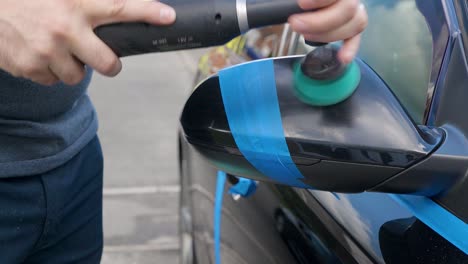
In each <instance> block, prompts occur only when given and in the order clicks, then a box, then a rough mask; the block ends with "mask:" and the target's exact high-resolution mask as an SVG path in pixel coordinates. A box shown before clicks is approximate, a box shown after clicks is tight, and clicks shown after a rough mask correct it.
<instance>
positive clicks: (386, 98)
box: [275, 58, 441, 168]
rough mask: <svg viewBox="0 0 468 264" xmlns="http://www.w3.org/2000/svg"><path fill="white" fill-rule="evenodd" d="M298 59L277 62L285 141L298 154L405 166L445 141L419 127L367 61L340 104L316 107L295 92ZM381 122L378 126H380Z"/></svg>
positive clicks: (279, 99) (317, 157)
mask: <svg viewBox="0 0 468 264" xmlns="http://www.w3.org/2000/svg"><path fill="white" fill-rule="evenodd" d="M296 63H297V58H295V59H278V60H275V77H276V85H277V90H278V101H279V105H280V110H281V118H282V122H283V128H284V133H285V136H286V142H287V144H288V147H289V150H290V152H291V153H294V156H299V157H310V158H315V159H321V160H333V161H345V162H353V163H363V164H373V165H382V166H391V167H401V168H405V167H408V166H410V165H411V164H414V163H415V162H417V161H418V160H421V159H422V158H424V157H425V156H426V155H427V154H428V153H429V152H430V151H432V150H433V149H434V148H435V147H436V146H437V145H438V144H439V143H440V140H441V135H437V134H435V135H433V134H430V133H427V132H426V131H422V130H421V129H419V128H418V127H417V126H415V124H414V123H413V121H412V120H411V119H410V118H409V117H408V115H407V114H406V112H405V110H404V109H403V108H402V107H401V105H400V103H399V102H398V100H397V99H396V98H395V96H394V95H393V94H392V93H391V91H390V90H389V89H388V87H387V86H386V85H385V84H384V83H383V82H382V80H381V79H380V78H379V77H378V76H377V75H376V74H375V73H374V72H373V71H372V70H371V69H370V68H369V67H368V66H367V65H365V64H364V63H362V62H359V61H358V64H359V66H360V69H361V82H360V84H359V86H358V88H357V89H356V91H355V92H354V94H353V95H352V96H351V97H350V98H348V99H347V100H345V101H344V102H342V103H339V104H336V105H333V106H328V107H312V106H309V105H306V104H304V103H302V102H301V101H299V100H298V99H297V98H296V96H295V95H294V93H293V92H292V86H293V85H294V80H293V74H292V70H291V69H292V68H293V67H294V64H296ZM377 124H378V125H377Z"/></svg>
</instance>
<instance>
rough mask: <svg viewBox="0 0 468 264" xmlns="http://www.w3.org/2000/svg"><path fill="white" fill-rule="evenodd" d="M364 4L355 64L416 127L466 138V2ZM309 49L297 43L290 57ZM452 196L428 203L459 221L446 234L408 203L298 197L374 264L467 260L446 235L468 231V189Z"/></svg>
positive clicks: (374, 196) (379, 197) (375, 197)
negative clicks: (452, 129)
mask: <svg viewBox="0 0 468 264" xmlns="http://www.w3.org/2000/svg"><path fill="white" fill-rule="evenodd" d="M363 3H364V4H365V6H366V7H367V9H368V14H369V21H370V23H369V26H368V29H367V30H366V31H365V32H364V34H363V36H362V45H361V49H360V53H359V57H360V58H361V59H362V60H364V61H365V62H366V63H367V64H368V65H369V66H371V67H372V68H373V70H374V71H375V72H376V73H377V74H378V75H379V76H380V77H381V78H382V79H383V80H384V81H385V82H386V83H387V84H388V86H389V87H390V89H392V91H393V93H394V94H395V95H396V96H397V97H398V99H399V101H400V102H401V104H402V105H403V106H404V107H405V109H406V111H407V112H408V113H409V115H410V116H411V117H412V118H413V120H414V122H415V123H417V124H427V125H429V126H440V125H443V124H447V123H450V124H452V125H454V126H457V127H459V128H460V129H462V131H463V133H464V134H465V135H468V130H467V129H466V128H468V118H467V117H466V115H460V114H459V113H464V112H465V113H466V109H465V107H466V104H464V103H462V102H461V99H460V98H461V97H460V96H464V95H465V94H466V93H467V92H468V86H467V85H466V84H467V79H466V78H467V75H466V71H467V68H466V57H465V55H466V54H464V51H466V44H467V43H463V39H462V37H463V36H465V38H466V30H465V31H463V30H464V29H465V27H466V24H465V23H466V1H465V2H464V1H453V2H452V1H418V0H416V1H413V0H411V1H394V0H373V1H363ZM456 14H458V17H457V16H456ZM465 41H466V39H465ZM464 45H465V46H464ZM308 49H310V48H309V47H307V45H304V44H303V42H301V43H300V44H299V47H298V49H297V50H296V53H299V54H301V53H303V52H305V51H307V50H308ZM454 71H455V72H456V73H455V72H454ZM465 98H466V97H465ZM376 125H379V124H376ZM396 140H397V139H396ZM375 158H379V157H375ZM344 176H345V175H344ZM456 189H457V190H455V191H453V192H451V193H449V194H444V195H442V196H441V197H436V198H433V201H435V202H436V204H437V205H438V206H440V207H444V208H446V209H448V210H449V211H450V213H451V214H453V215H454V216H455V217H456V218H458V219H459V220H461V221H460V225H454V226H450V227H449V228H448V229H444V228H438V227H437V225H435V226H434V223H433V220H434V219H435V218H438V217H440V215H439V214H438V213H437V212H436V211H432V210H427V211H425V212H423V213H421V211H420V208H418V206H420V205H418V204H416V203H412V202H402V199H403V200H404V199H409V200H412V199H413V198H412V197H407V196H398V195H388V194H379V193H362V194H338V193H330V192H321V191H312V190H308V191H305V190H297V192H299V193H303V194H304V195H307V194H309V195H312V196H313V198H314V199H316V200H317V201H318V202H319V203H320V205H321V206H323V208H325V210H326V211H327V212H328V213H330V214H331V215H332V216H333V218H334V219H335V221H337V222H338V223H339V224H340V225H341V226H342V227H343V228H344V229H345V231H346V232H348V233H349V234H351V236H352V237H353V239H354V240H356V241H357V242H358V244H359V245H360V246H361V247H362V248H363V249H364V250H365V252H366V253H367V254H368V255H369V256H370V257H371V258H372V259H373V260H375V261H376V262H381V263H384V262H386V263H467V262H468V256H467V255H465V253H463V252H462V251H461V250H460V249H459V248H458V247H457V246H455V245H454V243H455V244H456V239H457V237H456V236H455V237H454V236H452V235H448V234H447V230H452V231H454V232H457V228H462V229H466V228H468V225H467V224H466V223H467V222H468V219H467V217H466V209H464V208H467V207H468V202H467V201H468V200H467V199H466V193H467V191H468V186H466V184H465V185H462V186H460V187H458V188H456ZM306 193H307V194H306ZM402 197H403V198H402ZM455 201H458V202H457V203H456V202H455ZM455 203H456V204H455ZM455 207H456V209H453V208H455ZM443 210H445V209H443ZM459 231H461V230H459ZM462 239H463V238H462ZM464 239H466V238H464ZM465 250H466V249H465ZM465 252H466V251H465Z"/></svg>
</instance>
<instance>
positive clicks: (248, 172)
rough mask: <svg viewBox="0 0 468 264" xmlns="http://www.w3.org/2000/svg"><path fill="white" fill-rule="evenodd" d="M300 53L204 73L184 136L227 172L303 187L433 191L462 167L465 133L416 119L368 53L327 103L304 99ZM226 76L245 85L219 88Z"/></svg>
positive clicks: (184, 118)
mask: <svg viewBox="0 0 468 264" xmlns="http://www.w3.org/2000/svg"><path fill="white" fill-rule="evenodd" d="M302 58H303V56H293V57H284V58H276V59H268V60H260V61H254V62H249V63H245V64H240V65H237V66H233V67H231V68H227V69H224V70H223V71H235V72H236V74H237V75H234V76H238V78H231V79H223V78H224V77H223V76H225V75H224V74H225V73H226V72H223V71H221V72H220V73H219V74H217V75H214V76H212V77H210V78H208V79H206V80H205V81H203V82H202V83H201V84H199V85H198V87H197V88H196V89H195V90H194V91H193V93H192V95H191V96H190V98H189V99H188V100H187V102H186V104H185V107H184V109H183V112H182V115H181V119H180V121H181V125H182V128H183V132H184V137H185V139H186V140H187V141H188V142H189V143H190V144H191V145H192V146H193V147H194V148H195V149H196V150H197V151H198V152H199V153H201V154H202V155H203V156H204V157H205V158H207V159H208V160H209V161H210V162H211V163H212V164H213V165H214V166H216V167H217V168H219V169H220V170H223V171H226V172H227V173H230V174H233V175H237V176H242V177H246V178H251V179H255V180H259V181H270V182H274V183H279V184H285V185H289V186H294V187H301V188H313V189H319V190H326V191H336V192H363V191H376V192H391V193H408V194H417V195H425V196H433V195H436V194H439V193H441V192H443V191H446V190H448V189H450V187H451V186H453V185H454V184H455V183H457V182H458V181H460V180H461V179H462V178H463V177H464V176H465V174H466V172H467V171H468V159H467V157H468V145H467V141H466V139H465V138H464V136H463V134H462V133H458V132H457V129H456V128H453V127H449V126H447V127H440V128H431V127H426V126H420V125H416V124H415V123H414V122H413V121H412V120H411V118H410V117H409V116H408V114H407V113H406V112H405V110H404V109H403V107H402V106H401V105H400V103H399V101H398V100H397V98H396V97H395V96H394V95H393V93H392V92H391V91H390V89H389V88H388V87H387V86H386V84H385V83H384V82H383V81H382V80H381V79H380V78H379V77H378V75H377V74H376V73H375V72H373V71H372V69H371V68H370V67H369V66H367V65H366V64H365V63H363V62H362V61H359V60H357V62H356V63H357V65H358V66H359V68H360V71H361V80H360V83H359V85H358V88H357V89H356V91H355V92H354V94H353V95H352V96H351V97H350V98H348V99H347V100H345V101H343V102H341V103H338V104H336V105H333V106H327V107H316V106H310V105H307V104H305V103H303V102H301V101H300V100H298V98H297V97H296V94H295V93H294V85H295V83H294V69H295V67H297V65H298V63H300V61H301V60H302ZM230 76H233V75H232V74H231V75H230ZM226 82H236V86H237V87H240V88H239V89H238V90H235V91H233V90H231V91H226V89H224V90H223V86H222V85H221V84H222V83H226Z"/></svg>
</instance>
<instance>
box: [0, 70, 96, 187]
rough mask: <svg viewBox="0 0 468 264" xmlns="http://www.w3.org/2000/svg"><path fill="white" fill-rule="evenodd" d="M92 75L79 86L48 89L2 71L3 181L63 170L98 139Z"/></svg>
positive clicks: (0, 157) (0, 164) (0, 172)
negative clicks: (90, 87)
mask: <svg viewBox="0 0 468 264" xmlns="http://www.w3.org/2000/svg"><path fill="white" fill-rule="evenodd" d="M91 75H92V72H91V70H88V71H87V75H86V78H85V79H84V80H83V81H82V82H81V83H80V84H78V85H76V86H67V85H64V84H62V83H59V84H56V85H54V86H50V87H45V86H41V85H38V84H36V83H33V82H31V81H28V80H26V79H21V78H15V77H13V76H11V75H10V74H8V73H6V72H4V71H2V70H0V178H5V177H18V176H28V175H36V174H40V173H43V172H46V171H49V170H51V169H54V168H56V167H59V166H60V165H62V164H64V163H66V162H67V161H68V160H69V159H71V158H72V157H73V156H74V155H76V154H77V153H78V152H79V151H80V150H81V149H82V148H83V147H84V146H86V144H87V143H88V142H89V141H90V140H91V139H93V138H94V137H95V135H96V131H97V126H98V125H97V118H96V113H95V111H94V107H93V105H92V104H91V101H90V99H89V97H88V95H87V94H86V90H87V87H88V85H89V82H90V79H91Z"/></svg>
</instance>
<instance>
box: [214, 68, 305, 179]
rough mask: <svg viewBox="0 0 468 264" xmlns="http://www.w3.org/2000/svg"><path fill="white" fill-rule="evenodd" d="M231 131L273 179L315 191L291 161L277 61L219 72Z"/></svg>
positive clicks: (248, 156) (242, 148) (255, 163)
mask: <svg viewBox="0 0 468 264" xmlns="http://www.w3.org/2000/svg"><path fill="white" fill-rule="evenodd" d="M218 75H219V82H220V86H221V95H222V97H223V103H224V108H225V110H226V115H227V119H228V122H229V127H230V129H231V133H232V135H233V137H234V140H235V142H236V144H237V147H238V148H239V150H240V152H241V153H242V154H243V155H244V157H245V158H246V159H247V160H248V161H249V162H250V163H251V164H252V165H253V166H254V167H255V168H256V169H257V170H258V171H260V172H261V173H263V174H264V175H265V176H267V177H270V178H271V179H273V180H275V181H277V182H280V183H283V184H287V185H291V186H295V187H302V188H311V187H310V186H308V185H306V184H304V183H303V182H302V181H301V180H300V179H302V178H304V177H303V176H302V174H301V173H300V171H299V170H298V169H297V167H296V165H295V164H294V162H293V161H292V159H291V154H290V153H289V149H288V146H287V144H286V139H285V136H284V131H283V124H282V122H281V113H280V109H279V104H278V95H277V92H276V82H275V73H274V66H273V60H271V59H267V60H260V61H254V62H250V63H246V64H241V65H237V66H234V67H230V68H226V69H223V70H221V71H220V72H219V74H218Z"/></svg>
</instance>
